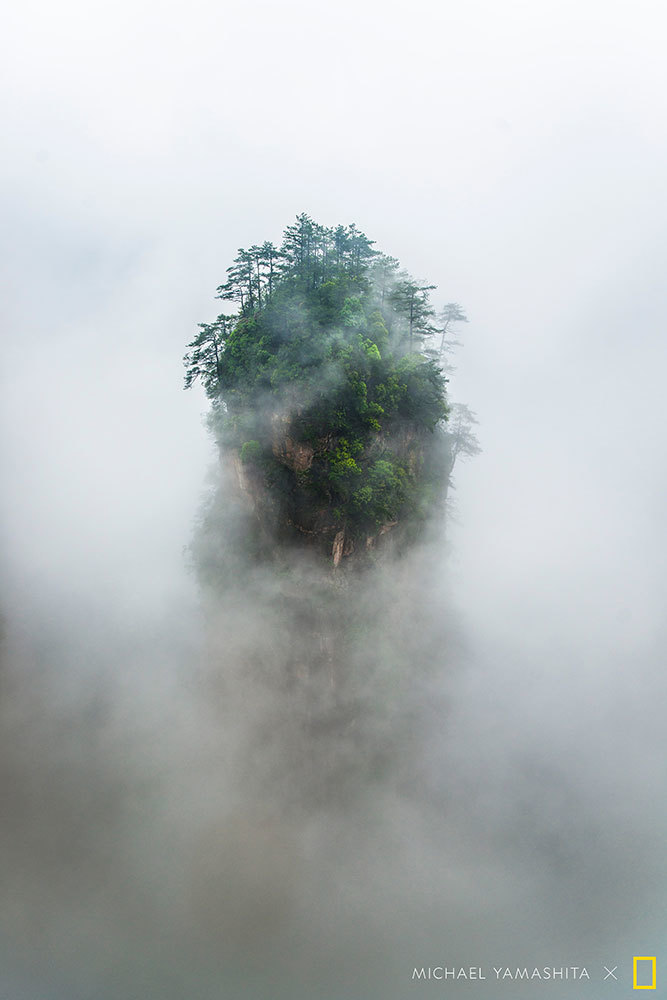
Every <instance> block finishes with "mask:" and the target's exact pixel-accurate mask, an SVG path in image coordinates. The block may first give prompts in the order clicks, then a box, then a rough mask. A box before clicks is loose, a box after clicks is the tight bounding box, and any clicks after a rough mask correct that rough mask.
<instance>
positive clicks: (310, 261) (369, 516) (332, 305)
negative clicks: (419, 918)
mask: <svg viewBox="0 0 667 1000" xmlns="http://www.w3.org/2000/svg"><path fill="white" fill-rule="evenodd" d="M434 288H435V286H434V285H429V284H426V283H424V282H419V281H416V280H415V279H414V278H412V277H411V276H410V275H409V274H408V273H407V272H406V271H404V270H403V269H402V268H401V266H400V263H399V261H398V260H397V259H396V258H394V257H390V256H387V255H385V254H383V253H381V252H380V251H379V250H377V249H376V248H375V245H374V241H373V240H371V239H369V238H368V237H367V236H366V235H365V234H364V233H363V232H361V231H360V230H359V229H358V228H357V226H356V225H354V224H352V225H349V226H343V225H339V226H336V227H333V228H327V227H325V226H322V225H319V224H318V223H316V222H314V221H313V220H312V219H311V218H310V217H309V216H308V215H305V214H302V215H299V216H298V217H297V219H296V222H295V223H294V224H293V225H291V226H288V227H287V229H286V230H285V232H284V236H283V240H282V243H281V245H280V246H279V247H277V246H276V245H274V244H273V243H271V242H264V243H262V244H256V245H253V246H251V247H250V248H249V249H240V250H239V251H238V254H237V256H236V258H235V259H234V262H233V264H232V265H231V266H230V267H229V268H228V269H227V278H226V280H225V281H224V282H223V283H222V284H221V285H220V286H219V288H218V289H217V294H218V297H219V298H220V299H221V300H223V301H224V302H225V304H226V305H227V307H228V311H225V312H222V313H221V314H220V315H219V316H218V317H217V318H216V319H215V320H214V321H213V322H212V323H202V324H200V329H199V333H198V335H197V336H196V337H195V338H194V340H193V341H192V342H191V343H190V344H189V345H188V349H187V353H186V355H185V358H184V362H185V366H186V378H185V386H186V388H188V387H190V386H191V385H192V384H193V383H194V382H196V381H197V380H199V381H200V382H201V384H202V385H203V387H204V389H205V392H206V394H207V396H208V398H209V399H210V401H211V412H210V415H209V424H210V427H211V429H212V431H213V433H214V435H215V438H216V441H217V443H218V446H219V448H220V450H221V453H223V454H228V453H232V454H233V455H234V456H235V457H236V459H237V461H238V463H240V466H241V474H242V475H244V476H245V479H246V481H247V482H251V483H252V484H253V486H252V490H253V491H254V492H255V494H257V493H259V492H262V493H263V494H264V495H265V496H267V497H270V498H271V504H272V505H273V508H274V511H275V510H278V511H279V514H278V515H277V516H276V518H274V521H275V524H276V525H277V526H278V529H279V530H282V531H283V532H284V530H285V528H286V526H289V529H290V530H291V534H292V537H293V538H296V537H297V536H298V535H299V534H300V535H301V536H302V537H304V536H311V537H315V536H321V537H322V538H325V539H326V542H327V545H330V543H331V540H332V538H334V537H335V536H336V535H337V534H339V535H340V537H343V536H344V537H345V539H346V543H345V544H346V546H348V548H347V549H346V553H347V551H351V550H352V547H353V546H354V545H355V543H356V544H357V545H358V544H359V541H360V540H361V539H363V538H366V539H367V540H369V542H368V544H369V545H370V544H371V541H372V539H373V537H374V536H376V535H377V533H378V532H382V531H386V530H387V529H388V528H391V527H393V526H395V525H396V524H398V523H401V524H402V525H404V526H411V527H412V529H414V530H416V531H418V530H419V525H420V524H422V523H423V522H424V521H425V519H426V518H427V517H428V515H429V514H430V513H431V512H432V511H433V510H434V509H436V508H437V507H438V504H439V502H441V501H442V500H443V499H444V497H446V494H447V487H448V485H449V480H450V476H451V471H452V468H453V464H454V462H455V460H456V457H457V455H461V454H475V453H476V451H477V450H478V446H477V442H476V439H475V437H474V434H473V432H472V426H471V425H472V424H473V423H474V422H475V421H474V417H473V415H472V414H471V413H470V412H469V411H468V410H467V408H466V407H463V406H454V407H453V406H452V404H451V403H450V401H449V400H448V396H447V382H448V378H447V371H448V361H447V358H448V354H449V352H450V351H451V350H452V349H453V348H454V347H455V346H457V341H456V339H455V336H456V334H455V329H456V326H457V324H460V323H464V322H467V317H466V315H465V312H464V311H463V309H462V308H461V307H460V306H459V305H458V303H456V302H449V303H447V304H446V305H445V306H444V308H443V309H442V311H441V312H440V313H439V314H436V311H435V309H434V307H433V306H432V305H431V301H430V293H431V292H432V291H433V289H434ZM232 310H233V311H232ZM288 535H289V531H288Z"/></svg>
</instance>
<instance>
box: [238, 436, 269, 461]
mask: <svg viewBox="0 0 667 1000" xmlns="http://www.w3.org/2000/svg"><path fill="white" fill-rule="evenodd" d="M263 453H264V449H263V448H262V446H261V444H260V443H259V441H244V442H243V444H242V445H241V461H242V462H243V464H244V465H250V464H255V465H258V464H259V463H260V462H261V460H262V456H263Z"/></svg>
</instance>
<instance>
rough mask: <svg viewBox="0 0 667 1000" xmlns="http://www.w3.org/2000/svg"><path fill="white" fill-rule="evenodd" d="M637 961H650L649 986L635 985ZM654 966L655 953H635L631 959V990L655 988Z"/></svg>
mask: <svg viewBox="0 0 667 1000" xmlns="http://www.w3.org/2000/svg"><path fill="white" fill-rule="evenodd" d="M637 962H650V963H651V983H650V985H649V986H638V985H637ZM655 967H656V957H655V955H635V957H634V958H633V959H632V988H633V990H654V989H655V978H656V976H655Z"/></svg>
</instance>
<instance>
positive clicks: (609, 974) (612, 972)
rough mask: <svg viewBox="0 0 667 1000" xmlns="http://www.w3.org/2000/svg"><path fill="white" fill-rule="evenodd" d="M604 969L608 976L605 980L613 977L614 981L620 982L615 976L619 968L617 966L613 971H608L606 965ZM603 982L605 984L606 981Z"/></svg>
mask: <svg viewBox="0 0 667 1000" xmlns="http://www.w3.org/2000/svg"><path fill="white" fill-rule="evenodd" d="M602 968H603V969H604V971H605V972H606V973H607V975H606V976H605V977H604V978H605V979H609V977H610V976H611V978H612V979H616V982H618V978H617V977H616V976H615V975H614V973H615V972H616V970H617V968H618V966H617V965H615V966H614V968H613V969H608V968H607V966H606V965H603V966H602ZM603 982H604V980H603Z"/></svg>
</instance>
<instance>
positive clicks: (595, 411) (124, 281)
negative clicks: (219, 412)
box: [0, 0, 667, 1000]
mask: <svg viewBox="0 0 667 1000" xmlns="http://www.w3.org/2000/svg"><path fill="white" fill-rule="evenodd" d="M661 22H662V12H661V10H660V9H659V8H658V6H657V4H652V3H638V4H634V5H633V6H632V8H626V7H623V6H621V5H611V6H610V5H601V4H598V3H593V2H590V0H585V2H584V3H578V4H573V3H563V2H559V3H555V2H554V3H551V2H540V3H539V4H533V5H527V4H522V3H516V2H512V3H509V4H505V5H502V6H497V5H492V4H490V3H489V2H488V0H480V2H474V3H468V4H465V5H457V6H454V5H444V6H441V7H439V8H437V9H436V8H435V6H434V5H431V4H427V3H424V2H421V0H419V2H417V3H416V4H412V5H411V6H410V7H409V8H407V9H405V8H404V7H403V6H399V5H397V4H393V3H386V4H383V5H380V4H378V3H375V2H368V0H361V2H360V3H357V4H351V3H349V2H347V0H345V2H344V3H343V4H342V5H341V4H339V5H338V6H337V7H336V8H335V9H333V8H332V9H328V8H327V9H324V8H322V9H319V8H316V7H313V6H312V5H307V4H305V3H301V2H288V3H287V4H283V5H279V6H277V5H270V4H266V3H257V4H254V5H248V6H246V7H245V8H243V9H240V8H239V7H238V6H232V5H222V6H217V7H216V6H214V5H212V4H211V3H209V2H199V3H196V4H194V5H192V6H191V7H190V8H188V9H187V10H186V9H184V8H183V9H180V8H176V7H162V8H160V9H158V8H157V7H156V6H155V5H152V4H148V3H140V4H135V5H129V4H126V3H125V2H124V0H123V2H121V3H119V4H117V5H116V6H115V7H113V8H103V7H97V8H95V7H91V6H90V5H84V4H78V3H70V2H68V0H66V2H65V4H64V5H60V6H58V7H50V6H47V5H46V4H42V3H26V4H23V5H21V6H20V7H18V6H15V7H14V9H13V10H11V11H10V12H9V13H8V15H7V23H6V29H5V31H4V32H3V40H2V42H1V43H0V44H1V45H2V64H3V80H4V93H5V95H6V100H5V101H4V102H3V110H2V126H3V136H4V141H5V155H4V156H3V157H2V161H1V164H0V177H1V179H2V205H3V210H4V213H3V214H4V219H5V224H4V226H3V230H2V255H3V265H4V266H3V272H4V275H5V294H4V296H3V308H2V315H3V329H4V340H5V348H4V350H5V365H4V368H3V375H2V393H1V395H0V399H1V401H2V408H3V412H2V462H3V472H4V477H3V481H4V490H3V500H2V503H3V509H2V532H3V556H2V570H3V580H4V588H3V594H2V615H3V620H4V626H5V628H4V631H5V637H4V655H3V666H2V674H1V675H0V692H1V695H2V704H1V706H0V723H1V735H0V753H1V763H0V768H1V773H0V783H1V785H0V800H1V801H2V828H1V829H2V832H1V833H0V864H1V865H2V870H3V907H2V916H1V918H0V920H1V923H2V941H3V944H2V962H1V963H0V968H1V970H2V971H1V972H0V984H1V985H2V989H3V990H4V992H6V993H7V995H9V996H12V997H15V998H17V1000H28V998H33V997H40V998H49V1000H50V998H53V1000H61V998H65V997H67V998H70V1000H71V998H79V997H80V998H88V997H92V996H95V997H100V998H101V1000H107V998H109V1000H116V998H129V997H134V996H137V997H142V998H150V997H158V996H160V997H163V998H171V997H173V998H180V997H183V996H191V997H195V998H196V997H201V998H202V1000H208V998H212V997H216V998H217V997H230V998H235V997H245V996H248V997H259V998H263V997H269V996H270V997H276V998H280V997H283V996H284V997H288V996H289V997H291V998H301V997H303V998H311V997H316V996H317V997H319V996H321V997H326V998H331V1000H333V998H343V997H348V996H359V997H369V998H371V997H378V998H379V997H382V998H387V1000H391V998H394V997H395V998H397V1000H399V998H404V997H406V996H409V995H411V994H412V993H413V992H425V993H428V994H429V995H439V994H441V993H443V992H446V993H448V994H449V995H450V996H455V997H457V998H458V997H459V996H460V997H466V998H470V1000H478V998H480V1000H481V998H485V997H487V998H491V997H495V996H496V995H502V996H512V995H514V993H515V992H517V991H518V992H521V993H522V995H524V996H526V997H530V998H531V1000H532V998H533V997H535V998H537V997H539V996H541V995H542V994H544V993H548V992H551V993H553V994H554V995H555V994H558V995H559V996H560V995H574V994H575V992H576V993H578V992H579V991H581V992H582V993H584V994H585V995H586V996H589V997H591V998H595V1000H597V998H598V997H602V996H607V995H609V994H611V995H614V996H618V995H620V994H621V992H622V991H623V990H624V989H628V988H630V987H631V985H632V957H633V956H635V955H640V956H641V955H656V956H657V962H658V976H659V977H660V975H661V962H664V949H662V948H661V943H662V940H663V932H664V927H663V926H661V925H662V924H664V918H663V917H662V913H663V909H664V899H665V889H666V886H665V875H664V869H665V864H664V857H665V850H664V844H665V834H666V833H667V815H666V811H667V810H666V808H665V802H666V801H667V796H666V795H665V792H666V791H667V789H666V787H665V785H666V783H667V782H666V780H665V775H666V769H665V751H666V749H667V747H666V737H665V727H664V721H663V720H664V714H665V705H666V695H667V692H666V690H665V687H666V681H665V674H664V662H665V643H666V638H667V637H666V635H665V624H664V606H665V597H666V586H665V585H666V582H667V577H666V569H667V567H666V560H665V547H664V538H665V528H666V524H665V520H666V515H665V510H666V509H667V504H665V498H666V493H667V490H666V486H667V475H666V473H665V466H664V462H663V460H662V459H663V456H664V454H665V445H666V443H667V442H666V441H665V437H666V433H665V406H664V402H663V398H664V391H663V385H662V381H663V372H664V371H665V362H666V361H667V357H666V354H667V347H666V343H665V334H664V331H665V319H666V317H667V308H666V306H667V302H666V298H667V293H666V292H665V287H664V264H665V249H666V247H665V207H666V206H665V195H664V176H665V168H666V166H667V164H666V162H665V160H666V158H667V157H666V153H667V138H666V137H665V132H664V129H663V128H662V127H661V125H662V122H663V121H664V118H665V107H664V104H665V94H667V86H666V84H667V81H666V80H665V69H664V56H663V52H662V48H663V46H662V40H661V30H660V29H661ZM301 211H306V212H308V213H309V214H310V215H312V216H313V218H315V219H316V220H318V221H321V222H322V223H325V224H327V225H332V224H336V223H338V222H351V221H355V222H356V223H357V224H358V225H359V226H360V227H361V229H363V231H364V232H366V233H367V234H368V235H369V237H370V238H372V239H375V240H376V241H377V243H378V246H379V247H380V248H381V249H382V250H384V251H385V252H387V253H389V254H393V255H395V256H397V257H399V258H400V260H401V262H402V264H403V265H404V266H405V267H407V268H408V269H409V270H410V272H411V273H413V274H415V275H416V276H418V277H419V278H424V279H425V280H428V281H429V282H433V283H437V285H438V290H437V292H436V293H435V294H434V300H435V302H436V304H438V305H441V304H442V303H444V302H445V301H452V300H457V301H459V302H460V303H461V304H462V305H463V306H464V308H465V309H466V311H467V313H468V316H469V317H470V323H469V324H468V326H467V327H466V328H465V329H464V331H463V333H464V336H463V340H464V346H463V348H462V349H461V350H460V351H459V352H458V353H457V356H456V360H455V364H456V371H455V372H454V373H453V374H452V382H451V395H452V398H453V399H455V400H457V401H460V402H464V403H466V404H467V405H468V406H470V407H471V408H472V409H473V410H474V411H475V412H476V413H477V415H478V418H479V421H480V424H479V438H480V442H481V445H482V448H483V453H482V454H481V455H480V456H479V457H477V458H475V459H474V460H471V461H469V462H467V463H461V464H460V465H458V466H457V468H456V470H455V490H454V492H453V498H454V502H453V509H452V511H451V514H450V517H449V520H448V523H447V530H446V536H443V533H442V531H434V535H433V538H432V539H431V543H430V545H429V546H428V547H427V548H426V549H424V550H422V549H419V550H417V551H415V552H414V553H413V554H412V555H410V556H409V557H406V558H405V560H404V561H402V562H401V563H399V564H398V565H395V566H393V567H392V568H390V569H385V570H383V571H382V572H381V573H380V574H379V575H378V578H377V580H376V582H375V583H374V584H373V587H372V588H370V587H369V589H368V591H367V592H364V593H360V595H359V600H360V602H361V605H360V606H361V607H363V609H364V610H365V611H366V612H367V614H368V616H369V617H370V618H371V625H370V633H369V636H370V638H369V644H370V646H371V648H372V650H373V655H372V656H369V658H368V662H367V663H366V662H365V661H364V662H363V663H362V661H361V660H359V663H358V666H359V672H358V674H355V675H353V683H352V688H351V692H352V693H351V694H350V698H351V700H352V701H353V702H354V706H355V709H354V711H355V713H356V714H355V716H354V718H355V720H356V721H355V727H356V728H355V729H354V733H355V735H354V738H350V736H349V734H348V735H345V736H342V737H341V738H340V739H338V738H337V737H336V734H335V733H334V735H333V736H331V737H330V739H329V738H327V739H323V740H318V741H314V740H312V739H311V740H309V738H308V736H307V732H306V730H303V731H301V730H299V729H298V726H297V727H295V725H294V718H295V713H296V715H297V716H298V713H299V710H300V707H303V701H302V699H303V697H304V696H303V694H302V692H300V691H299V690H298V689H297V691H296V692H293V693H292V694H290V693H289V692H286V691H285V690H284V689H283V688H282V687H281V685H280V683H278V682H275V676H274V682H273V683H269V682H267V675H265V674H264V675H260V676H253V677H245V676H242V675H241V674H240V671H239V664H240V663H241V660H242V655H241V654H242V652H243V650H244V648H246V647H247V645H248V644H249V643H250V644H251V645H253V647H254V648H255V649H256V650H260V651H261V655H262V657H263V662H265V663H266V664H268V667H267V670H269V674H270V667H271V664H272V663H274V664H275V665H277V666H278V667H279V665H280V663H281V657H284V656H285V655H286V652H285V651H286V650H287V649H289V647H290V643H291V641H292V638H293V636H292V635H291V634H290V632H289V627H288V624H285V622H284V621H282V622H281V621H280V620H279V616H277V615H276V614H275V603H274V597H275V590H274V582H273V581H272V580H271V579H270V578H268V579H267V578H264V577H263V578H261V579H259V580H254V581H253V582H252V585H251V586H250V585H248V589H245V590H244V589H243V588H242V587H239V590H238V593H237V594H236V596H235V597H229V598H228V599H227V600H226V601H224V602H220V603H219V605H218V606H216V605H215V602H212V601H211V600H210V599H209V600H208V601H207V600H205V599H203V598H202V595H201V594H200V593H199V590H198V587H197V582H196V578H195V575H194V574H193V573H192V571H191V570H190V569H189V568H188V567H189V563H190V561H191V559H190V556H189V555H188V549H189V546H190V543H191V541H192V538H193V532H195V530H196V528H195V526H196V522H197V517H198V511H199V510H200V509H201V504H202V497H203V496H204V495H205V494H206V492H207V490H210V488H211V485H210V484H211V482H212V481H215V480H217V479H218V478H219V476H220V475H221V473H220V471H219V470H218V467H217V457H216V455H215V454H214V448H213V443H212V441H211V440H210V438H209V437H208V435H207V432H206V430H205V428H204V425H203V414H204V412H205V409H206V401H205V399H204V398H203V394H200V393H199V390H194V391H191V392H188V393H185V392H182V390H181V385H182V377H183V371H182V364H181V357H182V354H183V352H184V350H185V344H186V343H187V342H188V341H189V340H191V339H192V336H193V335H194V333H195V331H196V325H197V323H199V322H204V321H209V320H211V319H212V318H213V317H214V316H215V315H216V313H217V311H218V308H217V307H218V305H219V303H217V302H216V301H215V300H214V298H213V296H214V292H215V289H216V287H217V286H218V285H219V284H220V283H221V281H222V280H223V278H224V271H225V268H226V267H227V266H228V265H229V264H230V263H231V261H232V259H233V257H234V254H235V253H236V250H237V248H238V247H239V246H248V245H249V244H251V243H255V242H260V241H261V240H264V239H273V240H277V239H279V236H280V232H281V231H282V229H283V228H284V226H285V225H287V224H289V223H290V222H291V221H292V220H293V218H294V216H295V215H296V213H298V212H301ZM251 598H252V601H251V600H250V599H251ZM371 640H372V642H371ZM378 748H379V749H378ZM380 758H381V761H382V766H381V767H380V766H376V764H377V761H378V760H379V759H380ZM616 965H617V966H618V971H617V975H618V976H619V981H618V982H608V981H603V978H602V970H603V966H607V967H608V968H612V967H614V966H616ZM415 966H416V967H419V968H421V967H422V966H427V967H428V966H432V967H437V966H448V967H454V966H456V967H469V966H476V967H478V966H482V967H484V968H485V969H486V972H487V977H488V978H487V980H486V982H478V983H472V982H466V981H463V982H461V981H457V982H455V983H452V982H447V983H443V982H441V981H432V982H430V983H424V982H414V981H412V979H411V976H412V972H413V968H414V967H415ZM492 966H496V967H499V966H503V967H504V966H510V967H514V968H516V967H517V966H528V967H529V968H530V969H532V968H533V967H534V966H538V967H543V966H556V967H560V966H586V967H587V968H588V971H589V973H590V976H591V979H590V982H589V981H583V982H577V983H574V982H571V981H570V982H562V983H556V982H549V983H542V982H539V981H537V982H533V981H532V982H530V983H520V984H518V985H515V984H514V983H513V982H512V981H511V980H507V981H500V982H496V981H495V976H494V974H493V972H492ZM658 983H659V984H660V978H659V979H658Z"/></svg>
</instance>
